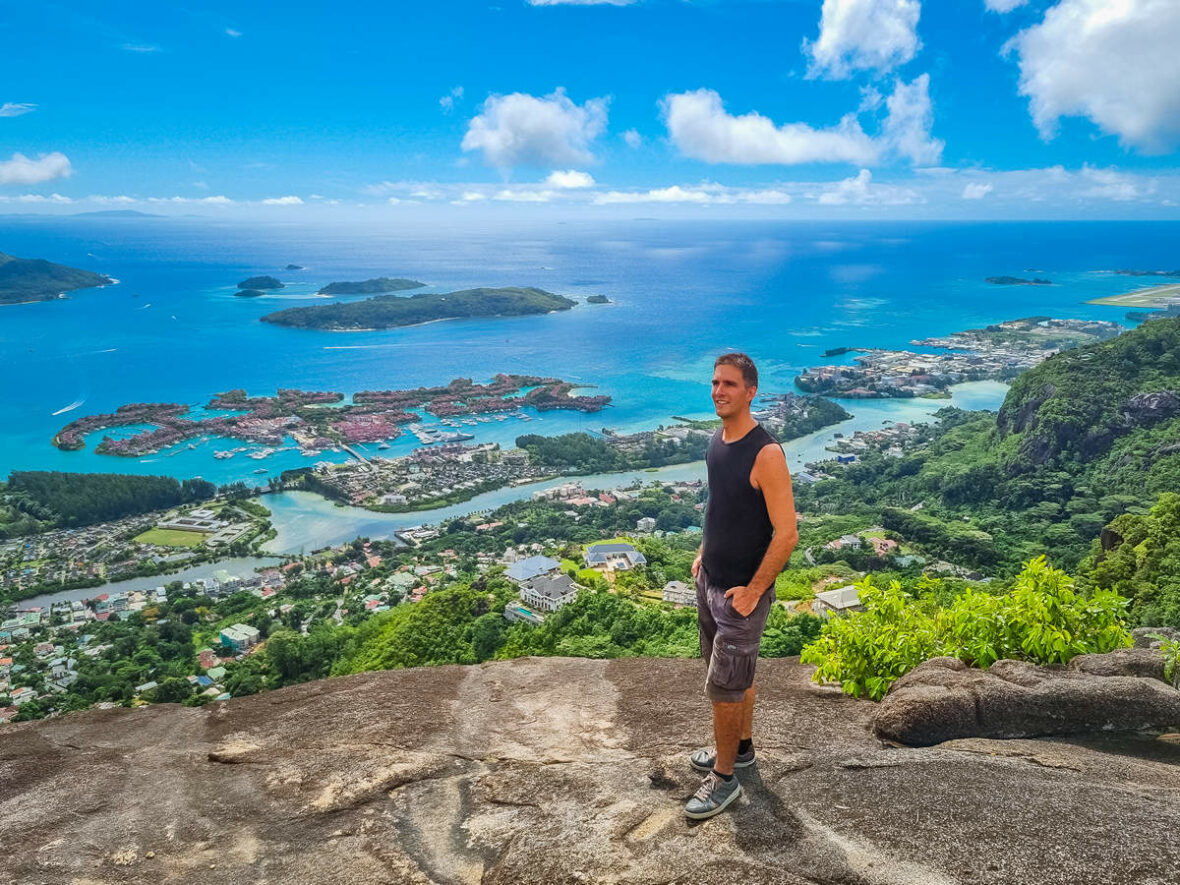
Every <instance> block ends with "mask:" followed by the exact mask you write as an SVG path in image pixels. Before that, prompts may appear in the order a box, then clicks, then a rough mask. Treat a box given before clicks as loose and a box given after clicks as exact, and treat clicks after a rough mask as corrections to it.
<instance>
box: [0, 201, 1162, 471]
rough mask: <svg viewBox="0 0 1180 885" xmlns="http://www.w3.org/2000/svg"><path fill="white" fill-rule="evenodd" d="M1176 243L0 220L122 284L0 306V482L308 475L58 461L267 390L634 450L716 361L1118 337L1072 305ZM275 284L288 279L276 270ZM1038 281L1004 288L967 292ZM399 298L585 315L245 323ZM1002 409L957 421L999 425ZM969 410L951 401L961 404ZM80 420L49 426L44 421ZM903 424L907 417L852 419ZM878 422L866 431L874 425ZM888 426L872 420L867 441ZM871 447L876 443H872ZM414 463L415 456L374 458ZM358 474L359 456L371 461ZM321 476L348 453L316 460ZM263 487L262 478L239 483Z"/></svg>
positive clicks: (500, 434)
mask: <svg viewBox="0 0 1180 885" xmlns="http://www.w3.org/2000/svg"><path fill="white" fill-rule="evenodd" d="M1178 235H1180V224H1176V223H1097V222H1095V223H1027V224H1023V223H1021V224H1018V223H1006V224H934V223H925V224H919V223H904V224H903V223H890V224H885V223H872V224H870V223H860V224H858V223H843V224H817V223H771V222H675V223H673V222H657V221H641V220H636V221H630V222H615V223H609V224H608V223H590V222H577V223H575V222H570V223H568V224H552V223H549V224H546V225H544V226H539V225H538V226H529V225H527V224H525V223H520V224H518V225H516V226H513V225H503V224H500V225H497V226H496V227H495V229H494V230H492V229H488V228H484V227H481V226H479V225H477V224H474V223H471V224H468V225H467V226H463V225H449V226H446V227H443V226H437V227H433V228H429V227H427V228H423V227H416V228H411V227H395V226H392V227H380V226H374V225H367V226H355V227H346V226H322V227H316V228H311V227H303V226H298V225H266V226H261V225H255V226H242V225H231V224H227V223H224V222H213V221H208V220H202V219H164V218H146V219H112V218H67V219H46V218H40V219H28V218H26V219H18V218H12V217H10V218H5V219H0V251H3V252H7V253H10V254H15V255H19V256H22V257H36V258H47V259H49V260H51V261H55V262H59V263H64V264H69V265H72V266H76V267H83V268H88V269H92V270H97V271H100V272H103V273H106V274H109V275H110V276H113V277H115V278H117V279H118V280H119V281H120V282H119V285H117V286H114V287H109V288H106V289H102V290H88V291H83V292H77V293H74V294H73V295H72V296H71V297H70V298H69V299H67V300H62V301H54V302H45V303H40V304H29V305H15V306H4V307H0V356H2V359H3V366H4V370H3V372H0V475H7V473H8V472H9V471H11V470H19V469H55V470H72V471H113V472H133V473H164V474H170V475H174V476H178V477H188V476H195V475H199V476H204V477H205V478H207V479H210V480H213V481H214V482H218V483H223V482H228V481H231V480H235V479H242V480H245V481H248V482H265V480H266V479H267V477H268V476H270V475H274V474H277V473H278V472H279V471H280V470H282V469H286V468H290V467H295V466H302V465H304V464H307V463H309V462H308V460H307V459H304V458H303V457H302V456H301V455H300V454H299V453H298V451H289V452H282V453H279V454H277V455H274V456H272V457H270V458H267V459H265V460H262V461H256V460H251V459H247V458H244V457H243V456H242V455H239V456H238V457H235V458H233V459H229V460H216V459H214V458H213V456H212V455H213V452H214V451H217V450H218V449H227V448H232V447H234V446H237V445H240V443H237V442H231V441H219V440H210V441H206V442H202V443H200V444H198V445H197V446H196V447H195V448H191V449H190V448H188V447H187V445H182V446H180V447H177V448H176V449H174V450H169V451H165V452H162V453H160V454H158V455H152V456H148V457H145V458H141V459H124V458H115V457H110V456H99V455H96V454H94V453H93V447H94V445H95V444H96V443H97V442H98V439H97V438H91V439H90V440H89V445H88V448H87V451H85V452H61V451H58V450H57V449H55V448H53V447H52V446H51V445H50V439H51V437H52V436H53V434H54V432H55V431H57V430H58V429H59V428H60V427H61V426H63V425H64V424H65V423H66V422H68V421H69V420H71V419H73V418H76V417H80V416H82V415H85V414H91V413H95V412H104V411H112V410H114V409H115V408H116V407H117V406H119V405H121V404H123V403H127V402H133V401H152V402H165V401H166V402H182V403H188V404H191V405H193V406H194V407H196V406H199V405H201V404H203V403H205V402H207V401H208V399H209V398H210V397H211V396H212V395H213V394H214V393H216V392H218V391H222V390H227V389H231V388H238V387H241V388H245V389H246V390H247V391H249V392H250V393H251V394H271V393H273V392H274V391H275V390H276V388H278V387H299V388H303V389H317V390H325V389H327V390H336V391H340V392H342V393H345V394H349V393H352V392H354V391H357V390H362V389H382V388H401V387H415V386H418V385H434V384H442V383H445V382H447V381H449V380H451V379H452V378H456V377H461V376H462V377H470V378H474V379H476V380H483V379H487V378H489V377H490V376H491V375H492V374H494V373H495V372H500V371H504V372H520V373H530V374H541V375H556V376H560V377H562V378H567V379H570V380H572V381H575V382H579V383H583V384H587V385H597V388H598V392H601V393H606V394H609V395H610V396H612V397H613V398H614V402H613V405H612V406H611V407H610V408H609V409H607V410H606V411H604V412H601V413H597V414H591V415H583V414H580V413H569V414H562V413H553V412H550V413H546V414H545V415H543V416H535V418H536V420H533V421H531V422H528V423H524V422H519V421H515V420H513V421H505V422H499V423H492V424H480V425H478V426H477V427H474V428H471V427H469V428H466V429H468V430H470V431H472V432H474V433H476V435H477V439H479V440H481V441H482V440H495V441H498V442H501V443H505V444H511V443H512V441H513V440H514V439H515V437H516V436H517V435H518V434H520V433H524V432H535V433H544V434H554V433H560V432H567V431H571V430H592V431H593V430H598V429H600V428H602V427H604V426H606V427H611V428H614V429H619V430H624V431H626V430H634V429H640V428H644V427H650V426H653V425H656V424H659V423H661V422H667V421H669V420H670V418H671V416H673V415H707V414H709V413H710V412H711V409H710V403H709V388H708V378H709V374H710V371H711V363H712V359H713V357H714V356H715V355H716V354H717V353H718V352H720V351H722V350H726V349H742V350H745V351H747V352H749V353H750V354H752V355H753V356H754V357H755V359H756V360H757V361H758V363H759V365H760V367H761V370H762V375H763V381H762V387H761V389H762V392H764V393H773V392H780V391H786V390H790V389H792V378H793V376H794V375H795V374H796V372H797V371H798V370H800V369H802V368H804V367H805V366H808V365H812V364H816V363H819V362H821V361H822V360H821V358H820V354H821V353H822V351H823V350H824V349H826V348H830V347H836V346H841V345H847V346H870V347H905V346H907V345H908V342H909V341H910V339H911V338H913V337H923V336H927V335H935V334H943V333H947V332H951V331H955V330H957V329H961V328H966V327H970V326H978V325H981V324H986V323H990V322H996V321H999V320H1004V319H1010V318H1014V317H1018V316H1027V315H1031V314H1044V315H1049V316H1055V317H1091V318H1100V319H1113V320H1117V321H1122V319H1123V313H1124V311H1123V310H1122V309H1119V308H1113V307H1101V306H1095V305H1087V304H1085V303H1084V302H1085V301H1086V300H1087V299H1089V298H1093V297H1096V296H1100V295H1108V294H1114V293H1118V292H1122V291H1126V290H1128V289H1131V288H1135V287H1137V286H1143V285H1149V284H1150V283H1151V282H1152V281H1151V280H1145V279H1142V278H1129V277H1123V276H1117V275H1115V274H1113V273H1112V272H1111V271H1112V270H1113V269H1115V268H1126V267H1130V268H1162V267H1175V266H1176V265H1177V264H1180V260H1178V256H1177V251H1176V248H1175V244H1176V243H1177V242H1178ZM288 263H295V264H300V265H304V266H305V268H306V269H305V270H302V271H284V270H282V268H283V267H285V266H286V265H287V264H288ZM264 273H265V274H274V275H276V276H278V277H279V278H280V279H282V280H284V281H285V282H286V283H287V287H286V288H285V289H283V290H281V291H278V292H276V293H274V294H269V295H267V296H265V297H263V298H258V299H241V298H235V297H234V296H233V291H234V284H235V283H236V282H237V281H238V280H240V279H243V278H244V277H247V276H251V275H254V274H264ZM1001 274H1009V275H1013V276H1032V275H1034V274H1035V275H1036V276H1041V277H1048V278H1049V279H1051V280H1053V281H1054V283H1055V285H1053V286H1047V287H1000V286H993V285H989V284H987V283H985V282H984V277H987V276H994V275H1001ZM381 275H386V276H408V277H414V278H417V279H421V280H423V281H425V282H427V283H429V285H430V288H429V289H428V290H426V291H448V290H451V289H458V288H466V287H471V286H502V285H521V286H540V287H542V288H545V289H549V290H551V291H555V292H559V293H561V294H565V295H569V296H571V297H574V298H576V299H582V298H584V297H585V296H587V295H591V294H596V293H601V294H605V295H607V296H608V297H610V298H611V299H612V301H613V302H614V303H613V304H610V305H601V306H596V305H586V304H584V303H580V304H579V305H578V306H577V307H576V308H574V309H573V310H571V311H568V312H563V313H558V314H552V315H548V316H539V317H521V318H511V319H488V320H464V321H448V322H440V323H433V324H428V325H424V326H420V327H414V328H406V329H398V330H388V331H380V332H362V333H328V332H314V331H301V330H294V329H284V328H279V327H275V326H271V325H268V324H264V323H260V322H259V321H258V318H259V317H260V316H261V315H262V314H264V313H268V312H271V311H274V310H278V309H281V308H284V307H290V306H294V305H299V304H312V303H322V300H321V299H316V298H315V297H314V296H313V294H312V293H313V292H314V291H315V290H316V288H317V287H318V286H320V285H323V284H325V283H328V282H331V281H334V280H345V279H349V280H356V279H366V278H369V277H374V276H381ZM1001 393H1002V391H997V390H996V389H994V388H993V389H992V390H991V393H990V394H988V395H986V396H982V397H976V398H975V399H974V400H972V401H971V402H972V404H975V405H978V406H982V407H993V408H994V407H995V405H996V404H998V401H999V398H1000V394H1001ZM969 399H970V398H969ZM75 403H80V404H79V405H78V406H77V407H76V408H74V409H72V410H71V411H68V412H63V413H62V414H60V415H56V416H55V415H54V414H53V413H54V412H57V411H59V410H61V409H64V408H67V407H69V406H71V405H73V404H75ZM858 407H859V408H861V409H862V410H863V409H866V408H871V409H874V410H876V411H878V412H880V413H881V414H882V415H886V416H888V415H891V414H896V415H899V416H900V415H904V414H908V413H907V411H906V410H907V409H909V410H912V407H913V404H906V403H880V402H879V403H874V404H872V405H871V406H866V405H864V404H853V405H852V406H850V408H851V409H852V410H853V411H856V410H857V408H858ZM875 415H876V412H874V418H875ZM882 420H886V419H882ZM876 423H877V424H879V423H880V422H879V421H877V422H876ZM415 445H417V442H416V440H414V438H413V437H412V436H410V435H408V434H407V435H406V436H405V437H403V438H402V439H400V440H398V441H396V442H395V443H394V444H393V446H392V448H391V449H390V450H389V451H388V452H387V454H391V455H396V454H401V453H405V452H407V451H409V450H410V449H411V448H412V447H413V446H415ZM369 450H370V453H374V452H375V450H374V449H373V448H372V447H369ZM331 457H335V458H338V459H342V458H344V457H346V456H345V455H343V454H340V455H335V456H331ZM260 466H262V467H265V468H267V469H268V471H269V473H268V474H266V475H260V474H255V473H254V472H253V471H254V470H256V469H258V468H259V467H260Z"/></svg>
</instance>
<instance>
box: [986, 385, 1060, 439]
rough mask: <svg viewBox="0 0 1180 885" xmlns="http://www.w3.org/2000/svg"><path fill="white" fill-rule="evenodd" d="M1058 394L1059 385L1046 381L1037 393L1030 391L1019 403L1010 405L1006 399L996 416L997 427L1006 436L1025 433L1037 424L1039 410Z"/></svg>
mask: <svg viewBox="0 0 1180 885" xmlns="http://www.w3.org/2000/svg"><path fill="white" fill-rule="evenodd" d="M1056 395H1057V387H1056V386H1055V385H1053V384H1051V383H1049V382H1045V384H1043V385H1042V386H1041V389H1040V390H1039V391H1038V392H1037V393H1035V394H1032V393H1030V394H1029V395H1028V396H1027V397H1026V399H1025V400H1024V401H1023V402H1022V403H1020V404H1019V405H1016V404H1015V403H1013V404H1011V405H1009V403H1008V400H1007V399H1005V400H1004V405H1003V406H1002V407H1001V408H1000V412H999V414H998V415H997V416H996V429H997V430H998V431H999V433H1000V436H1001V437H1005V436H1007V435H1008V434H1009V433H1024V432H1025V431H1026V430H1029V429H1031V428H1032V427H1034V426H1036V417H1037V410H1039V409H1040V408H1041V406H1043V405H1044V404H1045V403H1047V402H1048V401H1049V400H1051V399H1052V398H1053V397H1054V396H1056Z"/></svg>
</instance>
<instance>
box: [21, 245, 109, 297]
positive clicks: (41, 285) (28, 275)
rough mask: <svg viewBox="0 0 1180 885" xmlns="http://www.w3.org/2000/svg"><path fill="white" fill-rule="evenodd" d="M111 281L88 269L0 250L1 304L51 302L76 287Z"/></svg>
mask: <svg viewBox="0 0 1180 885" xmlns="http://www.w3.org/2000/svg"><path fill="white" fill-rule="evenodd" d="M113 282H114V280H112V279H111V278H110V277H107V276H103V275H102V274H100V273H94V272H92V271H89V270H78V269H77V268H75V267H66V266H65V265H64V264H54V263H53V262H52V261H46V260H45V259H43V258H17V257H15V256H13V255H5V254H4V253H3V252H0V304H27V303H29V302H33V301H52V300H54V299H55V298H60V297H62V296H63V295H64V294H65V293H66V292H72V291H74V290H75V289H93V288H95V287H96V286H109V285H111V283H113Z"/></svg>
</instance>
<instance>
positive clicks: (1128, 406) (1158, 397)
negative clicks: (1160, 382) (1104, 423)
mask: <svg viewBox="0 0 1180 885" xmlns="http://www.w3.org/2000/svg"><path fill="white" fill-rule="evenodd" d="M1119 411H1120V413H1121V414H1122V418H1123V424H1124V425H1126V426H1127V427H1150V426H1151V425H1153V424H1158V423H1159V422H1160V421H1166V420H1167V419H1168V418H1174V417H1176V415H1177V414H1178V413H1180V397H1178V396H1176V394H1175V393H1173V392H1172V391H1170V390H1157V391H1154V392H1152V393H1137V394H1135V395H1134V396H1132V397H1131V398H1129V399H1128V400H1127V401H1126V402H1125V403H1123V404H1122V406H1121V407H1120V409H1119Z"/></svg>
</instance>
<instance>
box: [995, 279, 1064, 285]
mask: <svg viewBox="0 0 1180 885" xmlns="http://www.w3.org/2000/svg"><path fill="white" fill-rule="evenodd" d="M984 282H987V283H992V284H993V285H996V286H1052V285H1053V281H1052V280H1042V279H1040V278H1039V277H1034V278H1033V279H1031V280H1026V279H1024V278H1023V277H988V278H987V279H986V280H985V281H984Z"/></svg>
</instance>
